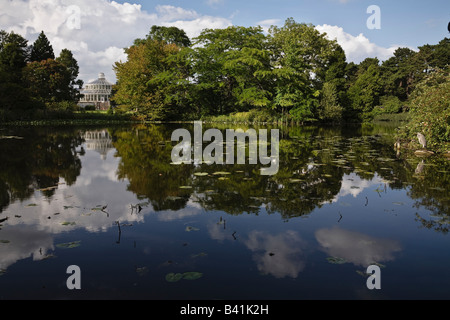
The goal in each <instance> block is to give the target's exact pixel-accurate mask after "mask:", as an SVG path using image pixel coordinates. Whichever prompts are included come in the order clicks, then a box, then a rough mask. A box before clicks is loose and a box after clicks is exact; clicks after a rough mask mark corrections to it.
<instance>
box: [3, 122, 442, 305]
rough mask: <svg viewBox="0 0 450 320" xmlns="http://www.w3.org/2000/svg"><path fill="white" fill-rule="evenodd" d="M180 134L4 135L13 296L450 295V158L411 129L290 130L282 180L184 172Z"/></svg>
mask: <svg viewBox="0 0 450 320" xmlns="http://www.w3.org/2000/svg"><path fill="white" fill-rule="evenodd" d="M208 127H209V128H213V127H216V125H206V124H204V127H203V130H206V129H208ZM178 128H186V129H188V130H191V131H192V130H193V124H165V125H163V124H160V125H148V126H143V125H142V126H129V127H117V126H111V127H106V128H105V127H93V126H86V127H76V126H73V127H72V126H64V127H49V126H42V127H38V126H32V127H20V128H19V127H5V128H2V129H0V163H1V167H0V221H1V222H0V299H148V300H186V299H189V300H191V299H192V300H216V299H224V300H227V299H232V300H247V299H249V300H259V299H261V300H301V299H358V300H359V299H449V298H450V290H449V288H450V277H449V276H448V274H449V271H450V254H449V252H450V250H449V249H450V241H449V240H450V239H449V234H448V231H449V224H450V210H449V203H450V196H449V192H448V191H449V190H448V186H449V183H450V161H449V160H447V159H445V158H440V157H437V156H431V157H417V156H415V155H414V154H411V153H407V152H403V151H402V152H396V150H394V148H393V145H394V140H393V135H394V134H395V128H396V127H395V126H392V125H391V126H389V125H382V124H380V125H378V124H374V125H371V126H345V127H280V128H278V129H279V137H280V143H279V170H278V172H277V174H275V175H272V176H270V175H262V174H261V172H260V169H261V167H262V165H260V164H250V163H249V162H246V163H245V164H236V165H231V164H224V165H221V164H211V163H205V162H197V163H192V164H182V165H177V164H174V163H173V161H172V159H171V151H172V150H173V148H174V146H175V145H176V144H177V142H173V141H171V135H172V133H173V131H174V130H175V129H178ZM217 128H218V129H219V130H225V129H227V128H228V126H227V125H221V127H217ZM230 128H235V129H237V128H241V129H243V130H247V129H249V127H248V126H244V125H233V126H232V127H230ZM254 128H255V130H260V129H261V128H263V127H254ZM264 128H266V127H264ZM268 129H274V128H268ZM371 265H372V266H373V265H375V266H377V267H378V271H379V273H378V274H376V275H377V276H378V279H373V278H371V279H372V280H370V279H369V277H371V274H370V273H369V274H368V273H367V268H368V267H369V266H371ZM69 266H77V267H78V268H79V270H78V271H79V272H74V273H72V271H69V270H68V268H69ZM76 275H78V276H79V277H78V278H76V277H75V276H76ZM72 276H73V277H72ZM69 280H70V281H69ZM72 280H73V282H71V281H72ZM368 280H370V281H373V283H379V284H381V288H380V289H377V288H375V289H369V288H368V283H369V282H370V281H368ZM69 283H72V284H77V283H78V284H79V285H80V289H77V288H75V289H73V288H72V290H71V289H70V288H69Z"/></svg>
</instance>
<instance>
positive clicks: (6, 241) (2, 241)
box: [0, 240, 11, 243]
mask: <svg viewBox="0 0 450 320" xmlns="http://www.w3.org/2000/svg"><path fill="white" fill-rule="evenodd" d="M10 242H11V241H9V240H0V243H10Z"/></svg>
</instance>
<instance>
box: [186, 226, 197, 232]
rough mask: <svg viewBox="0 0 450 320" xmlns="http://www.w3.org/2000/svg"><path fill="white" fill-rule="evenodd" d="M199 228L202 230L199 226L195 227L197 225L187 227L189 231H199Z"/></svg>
mask: <svg viewBox="0 0 450 320" xmlns="http://www.w3.org/2000/svg"><path fill="white" fill-rule="evenodd" d="M198 230H200V229H199V228H195V227H191V226H187V227H186V231H187V232H191V231H198Z"/></svg>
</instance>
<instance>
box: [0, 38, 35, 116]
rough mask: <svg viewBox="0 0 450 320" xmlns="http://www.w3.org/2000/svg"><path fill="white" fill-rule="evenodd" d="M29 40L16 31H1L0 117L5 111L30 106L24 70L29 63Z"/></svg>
mask: <svg viewBox="0 0 450 320" xmlns="http://www.w3.org/2000/svg"><path fill="white" fill-rule="evenodd" d="M27 43H28V42H27V40H26V39H24V38H23V37H22V36H20V35H18V34H15V33H14V32H11V33H7V32H6V31H4V30H1V31H0V109H1V110H3V111H2V114H3V116H2V114H0V118H3V119H5V113H3V112H6V113H8V112H14V111H16V110H17V109H24V108H27V107H29V106H30V105H29V102H30V101H29V95H28V93H27V91H26V90H25V88H24V83H23V80H22V70H23V68H24V67H25V66H26V64H27V59H28V51H29V50H28V45H27Z"/></svg>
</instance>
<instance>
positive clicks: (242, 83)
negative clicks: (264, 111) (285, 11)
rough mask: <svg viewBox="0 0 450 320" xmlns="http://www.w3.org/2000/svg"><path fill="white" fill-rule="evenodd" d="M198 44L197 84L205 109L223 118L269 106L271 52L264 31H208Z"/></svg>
mask: <svg viewBox="0 0 450 320" xmlns="http://www.w3.org/2000/svg"><path fill="white" fill-rule="evenodd" d="M195 40H196V42H195V45H196V46H195V48H194V74H195V76H196V77H195V82H196V84H197V86H196V89H197V93H199V99H200V101H201V103H202V105H203V106H204V109H206V110H208V111H209V113H213V114H224V113H229V112H233V111H247V110H248V109H249V108H253V107H265V106H269V105H270V101H271V92H270V86H268V84H269V83H270V81H271V79H270V77H271V64H270V52H269V51H268V50H267V48H266V46H267V41H266V37H265V35H264V34H263V32H262V28H260V27H248V28H247V27H238V26H231V27H228V28H226V29H205V30H203V32H202V33H201V34H200V36H198V37H197V38H196V39H195Z"/></svg>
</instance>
